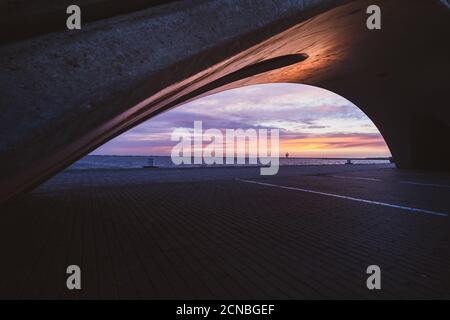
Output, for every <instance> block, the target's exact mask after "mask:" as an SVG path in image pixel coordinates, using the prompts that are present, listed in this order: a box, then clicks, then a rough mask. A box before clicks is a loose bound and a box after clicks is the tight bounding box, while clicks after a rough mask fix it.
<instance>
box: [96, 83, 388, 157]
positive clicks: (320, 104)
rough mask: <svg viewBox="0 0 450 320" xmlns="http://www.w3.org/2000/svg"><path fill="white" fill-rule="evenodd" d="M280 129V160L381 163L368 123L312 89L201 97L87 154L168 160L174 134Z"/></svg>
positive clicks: (342, 102) (254, 89)
mask: <svg viewBox="0 0 450 320" xmlns="http://www.w3.org/2000/svg"><path fill="white" fill-rule="evenodd" d="M195 120H202V122H203V129H204V130H206V129H209V128H217V129H238V128H242V129H248V128H255V129H258V128H268V129H270V128H278V129H280V154H281V155H284V153H286V152H289V154H290V156H291V157H385V156H390V152H389V149H388V147H387V146H386V143H385V142H384V140H383V137H382V136H381V134H380V133H379V131H378V129H377V128H376V127H375V125H374V124H373V123H372V121H371V120H370V119H369V118H368V117H367V116H366V115H365V114H364V113H363V112H362V111H361V110H360V109H359V108H357V107H356V106H355V105H353V104H352V103H351V102H349V101H348V100H346V99H344V98H342V97H340V96H338V95H336V94H334V93H332V92H330V91H327V90H323V89H320V88H316V87H311V86H306V85H299V84H264V85H254V86H248V87H242V88H238V89H233V90H229V91H225V92H221V93H218V94H214V95H211V96H208V97H204V98H201V99H198V100H195V101H192V102H189V103H187V104H185V105H182V106H180V107H177V108H175V109H172V110H169V111H167V112H165V113H163V114H161V115H159V116H156V117H154V118H152V119H150V120H148V121H146V122H145V123H142V124H141V125H139V126H136V127H135V128H133V129H131V130H130V131H128V132H126V133H124V134H122V135H121V136H118V137H117V138H115V139H113V140H111V141H109V142H107V143H106V144H104V145H103V146H102V147H100V148H98V149H97V150H95V151H94V152H92V153H91V154H102V155H170V151H171V149H172V147H173V146H174V145H175V144H176V142H174V141H171V140H170V136H171V133H172V131H173V130H174V129H175V128H191V129H192V128H193V126H194V121H195Z"/></svg>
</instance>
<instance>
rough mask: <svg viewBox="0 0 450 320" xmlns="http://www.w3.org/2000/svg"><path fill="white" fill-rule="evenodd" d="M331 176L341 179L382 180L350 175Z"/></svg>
mask: <svg viewBox="0 0 450 320" xmlns="http://www.w3.org/2000/svg"><path fill="white" fill-rule="evenodd" d="M330 177H333V178H340V179H357V180H368V181H381V179H376V178H366V177H349V176H335V175H331V176H330Z"/></svg>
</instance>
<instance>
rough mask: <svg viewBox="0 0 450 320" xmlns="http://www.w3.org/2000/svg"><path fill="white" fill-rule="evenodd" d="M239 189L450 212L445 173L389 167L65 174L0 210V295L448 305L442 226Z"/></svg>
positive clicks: (425, 217) (349, 205)
mask: <svg viewBox="0 0 450 320" xmlns="http://www.w3.org/2000/svg"><path fill="white" fill-rule="evenodd" d="M236 178H242V179H248V180H251V181H257V182H265V183H266V182H269V183H271V184H276V185H282V186H289V187H294V188H306V189H309V190H314V191H321V192H327V193H338V194H340V195H346V196H351V197H357V198H364V199H367V200H373V201H380V202H386V203H392V204H398V205H404V206H411V207H416V208H421V209H428V210H433V211H437V212H441V213H448V212H449V211H450V210H449V209H450V187H448V186H449V185H450V177H449V176H448V175H443V174H423V173H420V172H408V171H400V170H395V169H392V168H390V167H389V166H381V167H380V166H373V165H372V166H364V165H361V166H359V165H358V166H357V165H354V166H317V167H283V168H281V171H280V173H279V175H277V176H275V177H261V176H259V175H258V170H257V169H255V168H240V169H182V170H179V169H166V170H145V169H133V170H96V171H94V170H92V171H65V172H63V173H61V174H59V175H58V176H56V177H54V178H53V179H52V180H50V181H49V182H47V183H46V184H44V185H43V186H41V187H40V188H38V189H37V190H35V191H34V192H32V193H30V194H27V195H25V196H23V197H22V198H20V199H17V200H15V201H14V202H11V203H8V204H6V205H2V206H1V207H0V211H1V214H0V252H1V260H0V261H1V264H0V297H2V298H17V297H23V298H233V299H235V298H249V299H252V298H269V299H272V298H276V299H278V298H279V299H287V298H289V299H298V298H450V232H449V231H450V224H449V218H448V217H446V216H435V215H430V214H426V213H414V212H412V211H408V210H402V209H396V208H388V207H383V206H379V205H375V204H370V203H361V202H355V201H351V200H346V199H338V198H333V197H329V196H326V195H319V194H311V193H306V192H301V191H296V190H287V189H281V188H277V187H270V186H264V185H256V184H251V183H246V182H242V181H238V180H236ZM361 178H364V179H361ZM367 178H369V179H367ZM373 179H378V180H373ZM406 182H414V183H428V184H433V185H417V184H411V183H406ZM70 264H77V265H80V267H81V269H82V290H81V291H79V292H74V291H69V290H67V289H66V287H65V281H66V274H65V269H66V267H67V266H68V265H70ZM372 264H376V265H379V266H380V267H381V270H382V290H380V291H376V292H375V291H369V290H367V288H366V285H365V282H366V277H367V275H366V273H365V271H366V268H367V266H368V265H372Z"/></svg>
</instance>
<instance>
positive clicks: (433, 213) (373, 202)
mask: <svg viewBox="0 0 450 320" xmlns="http://www.w3.org/2000/svg"><path fill="white" fill-rule="evenodd" d="M236 180H237V181H241V182H246V183H253V184H258V185H261V186H267V187H275V188H280V189H286V190H294V191H301V192H308V193H314V194H320V195H322V196H328V197H334V198H339V199H346V200H351V201H356V202H363V203H369V204H375V205H378V206H384V207H390V208H396V209H401V210H408V211H412V212H418V213H426V214H431V215H434V216H441V217H447V216H448V214H447V213H444V212H437V211H431V210H425V209H418V208H411V207H406V206H400V205H396V204H390V203H384V202H378V201H371V200H366V199H360V198H354V197H348V196H342V195H339V194H334V193H327V192H320V191H314V190H308V189H302V188H296V187H287V186H280V185H277V184H271V183H265V182H258V181H253V180H244V179H239V178H236Z"/></svg>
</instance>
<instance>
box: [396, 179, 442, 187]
mask: <svg viewBox="0 0 450 320" xmlns="http://www.w3.org/2000/svg"><path fill="white" fill-rule="evenodd" d="M400 183H404V184H414V185H418V186H427V187H439V188H450V186H449V185H445V184H435V183H423V182H414V181H400Z"/></svg>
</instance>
